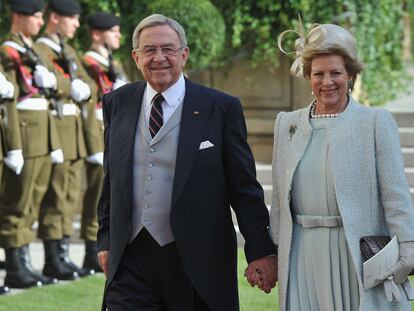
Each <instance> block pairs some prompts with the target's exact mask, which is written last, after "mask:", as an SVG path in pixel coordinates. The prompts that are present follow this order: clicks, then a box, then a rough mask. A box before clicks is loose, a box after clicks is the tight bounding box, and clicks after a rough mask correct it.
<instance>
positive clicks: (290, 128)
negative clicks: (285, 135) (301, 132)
mask: <svg viewBox="0 0 414 311" xmlns="http://www.w3.org/2000/svg"><path fill="white" fill-rule="evenodd" d="M297 128H298V127H297V126H296V125H291V126H289V140H292V137H293V135H295V133H296V130H297Z"/></svg>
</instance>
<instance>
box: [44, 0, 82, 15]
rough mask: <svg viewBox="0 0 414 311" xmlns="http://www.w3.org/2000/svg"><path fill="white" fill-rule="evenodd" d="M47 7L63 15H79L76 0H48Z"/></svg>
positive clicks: (78, 6)
mask: <svg viewBox="0 0 414 311" xmlns="http://www.w3.org/2000/svg"><path fill="white" fill-rule="evenodd" d="M49 8H50V9H51V10H52V11H53V12H56V13H58V14H60V15H63V16H73V15H80V13H81V12H82V9H81V6H80V4H79V2H78V1H76V0H50V1H49Z"/></svg>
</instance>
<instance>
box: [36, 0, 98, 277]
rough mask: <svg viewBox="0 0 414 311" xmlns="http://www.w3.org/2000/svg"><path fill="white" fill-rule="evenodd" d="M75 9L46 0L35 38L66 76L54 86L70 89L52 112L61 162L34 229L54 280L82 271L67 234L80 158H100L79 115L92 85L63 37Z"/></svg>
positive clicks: (92, 132) (91, 125)
mask: <svg viewBox="0 0 414 311" xmlns="http://www.w3.org/2000/svg"><path fill="white" fill-rule="evenodd" d="M80 13H81V7H80V5H79V3H78V2H77V1H76V0H51V1H49V5H48V8H47V11H46V15H47V22H46V30H45V33H44V34H43V35H42V36H41V37H40V38H39V39H38V40H37V44H39V48H40V49H41V50H42V52H43V53H45V55H46V57H47V58H48V59H49V60H50V61H51V62H53V64H54V66H55V68H56V70H58V71H59V72H61V73H63V74H64V75H65V76H66V79H65V81H64V82H63V83H60V84H59V83H58V85H57V88H58V93H60V92H65V91H66V90H70V92H69V93H67V94H68V96H66V97H63V99H62V101H61V102H58V105H57V109H56V110H55V113H54V118H55V122H56V124H57V128H58V132H59V137H60V140H61V142H62V149H63V155H64V159H65V161H64V163H62V164H56V165H54V166H53V168H52V178H51V181H50V185H49V189H48V191H47V193H46V196H45V198H44V200H43V202H42V207H41V210H40V216H39V230H38V236H39V238H41V239H42V240H43V243H44V248H45V265H44V268H43V273H44V274H45V275H49V276H52V277H56V278H58V279H71V278H73V276H74V275H79V276H84V275H85V271H83V270H82V269H81V268H79V267H78V266H76V265H75V264H74V263H73V262H72V260H71V259H70V258H69V253H68V248H69V238H70V236H72V234H73V217H74V214H75V211H76V209H77V207H78V206H79V203H80V195H81V172H82V168H83V163H84V158H85V157H86V156H89V158H90V159H93V160H94V161H95V162H96V163H102V158H103V156H102V152H101V149H100V148H96V147H94V145H93V142H94V141H95V140H98V138H99V134H98V125H97V122H96V118H89V117H88V118H87V120H86V121H87V122H84V120H82V117H83V116H85V117H87V116H88V115H89V114H91V111H92V110H93V108H94V101H93V99H92V98H91V90H92V91H93V93H96V91H95V89H96V86H95V85H94V82H93V81H92V80H91V79H90V78H89V76H88V74H87V73H86V71H85V70H84V68H83V66H82V63H81V61H80V60H79V58H78V57H77V54H76V52H75V50H74V49H73V48H72V47H71V46H70V45H68V44H67V43H66V42H65V40H66V39H72V38H73V37H74V35H75V32H76V30H77V28H78V27H79V14H80ZM69 94H70V95H69ZM85 141H86V143H85Z"/></svg>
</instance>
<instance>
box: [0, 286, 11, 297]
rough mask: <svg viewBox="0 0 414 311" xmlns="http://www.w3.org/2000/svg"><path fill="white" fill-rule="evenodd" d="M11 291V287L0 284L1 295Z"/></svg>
mask: <svg viewBox="0 0 414 311" xmlns="http://www.w3.org/2000/svg"><path fill="white" fill-rule="evenodd" d="M9 291H10V288H8V287H7V286H0V295H4V294H7V293H8V292H9Z"/></svg>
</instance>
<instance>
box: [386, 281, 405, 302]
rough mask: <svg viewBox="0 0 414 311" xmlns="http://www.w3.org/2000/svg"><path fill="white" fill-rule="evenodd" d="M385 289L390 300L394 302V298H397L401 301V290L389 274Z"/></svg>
mask: <svg viewBox="0 0 414 311" xmlns="http://www.w3.org/2000/svg"><path fill="white" fill-rule="evenodd" d="M384 291H385V296H386V297H387V300H388V301H389V302H392V301H393V298H395V300H396V301H401V293H400V290H399V289H398V287H397V285H395V283H394V279H393V277H392V276H389V277H388V278H386V279H385V280H384Z"/></svg>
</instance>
